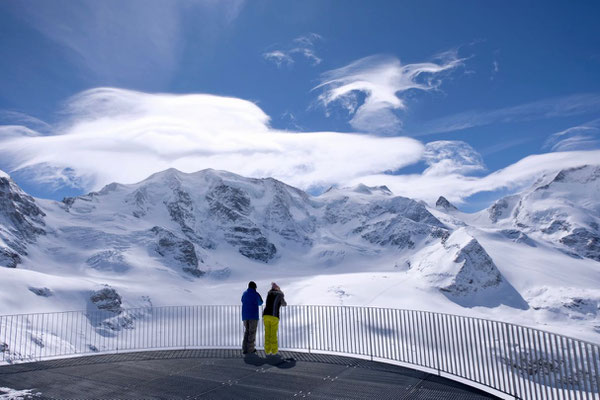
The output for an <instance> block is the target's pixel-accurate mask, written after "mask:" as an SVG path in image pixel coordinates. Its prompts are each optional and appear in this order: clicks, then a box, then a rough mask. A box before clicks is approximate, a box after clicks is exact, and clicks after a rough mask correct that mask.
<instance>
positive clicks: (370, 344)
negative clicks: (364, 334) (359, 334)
mask: <svg viewBox="0 0 600 400" xmlns="http://www.w3.org/2000/svg"><path fill="white" fill-rule="evenodd" d="M371 311H372V309H371V308H367V318H368V323H367V327H368V332H369V355H370V356H371V361H373V332H372V331H373V318H372V315H371V314H372V313H371Z"/></svg>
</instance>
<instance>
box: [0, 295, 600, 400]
mask: <svg viewBox="0 0 600 400" xmlns="http://www.w3.org/2000/svg"><path fill="white" fill-rule="evenodd" d="M281 316H282V318H281V322H280V325H279V326H280V332H279V335H280V343H281V348H282V349H286V350H299V351H308V352H317V353H319V352H325V353H327V352H333V353H337V354H345V355H349V356H355V357H370V358H371V359H377V360H381V361H385V362H393V363H401V364H402V363H403V364H409V365H413V366H415V368H417V369H419V368H422V369H425V370H435V371H437V372H438V373H439V374H442V373H444V374H445V376H447V377H450V378H453V379H457V380H461V379H462V380H463V381H464V380H468V381H469V382H471V384H473V385H483V386H485V388H487V390H490V391H494V392H495V393H504V394H508V395H510V396H514V397H517V398H532V399H533V398H535V399H536V400H537V399H540V398H541V399H546V398H554V399H561V400H562V399H566V398H569V400H571V399H572V398H574V399H575V400H580V399H581V400H582V399H583V398H585V399H586V400H587V399H589V395H590V393H591V395H592V398H594V397H597V396H598V395H600V345H598V344H596V343H592V342H590V341H586V340H581V339H577V338H572V337H569V336H566V335H563V334H559V333H554V332H550V331H546V330H542V329H539V328H535V327H529V326H523V325H518V324H515V323H512V322H504V321H498V320H492V319H485V318H481V317H473V316H466V315H456V314H450V313H443V312H436V311H428V310H410V309H396V308H385V307H373V306H353V305H289V306H288V307H287V309H285V308H284V309H282V314H281ZM242 329H243V328H242V324H241V305H240V304H231V305H196V306H190V305H177V306H151V305H148V306H141V307H133V308H124V309H121V308H115V309H114V310H104V309H94V310H90V309H88V310H79V311H58V312H39V313H29V314H9V315H0V364H2V363H3V362H13V361H22V362H27V361H37V360H41V359H46V358H49V357H52V358H54V357H65V356H72V355H84V354H99V353H111V352H115V351H116V352H119V351H136V350H147V349H166V348H170V349H189V348H237V347H240V342H241V337H242ZM258 329H259V335H258V347H259V348H260V346H261V343H262V340H263V337H262V324H259V326H258ZM567 395H568V396H567Z"/></svg>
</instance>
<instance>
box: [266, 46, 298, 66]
mask: <svg viewBox="0 0 600 400" xmlns="http://www.w3.org/2000/svg"><path fill="white" fill-rule="evenodd" d="M263 57H264V59H265V60H267V61H271V62H273V63H275V65H277V66H278V67H281V66H282V65H291V64H293V63H294V59H293V58H292V57H291V56H290V55H289V54H286V53H284V52H283V51H281V50H273V51H270V52H268V53H263Z"/></svg>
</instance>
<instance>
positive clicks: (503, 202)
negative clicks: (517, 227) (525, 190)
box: [488, 196, 519, 223]
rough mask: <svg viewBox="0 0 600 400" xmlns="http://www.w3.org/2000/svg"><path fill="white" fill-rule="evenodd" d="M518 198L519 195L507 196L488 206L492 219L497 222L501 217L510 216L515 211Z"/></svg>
mask: <svg viewBox="0 0 600 400" xmlns="http://www.w3.org/2000/svg"><path fill="white" fill-rule="evenodd" d="M518 200H519V199H518V196H507V197H504V198H502V199H500V200H498V201H496V202H495V203H494V204H492V206H491V207H490V208H488V215H489V218H490V221H492V222H494V223H496V222H498V220H500V219H503V218H507V217H509V216H510V215H511V212H512V211H513V208H514V205H515V202H518Z"/></svg>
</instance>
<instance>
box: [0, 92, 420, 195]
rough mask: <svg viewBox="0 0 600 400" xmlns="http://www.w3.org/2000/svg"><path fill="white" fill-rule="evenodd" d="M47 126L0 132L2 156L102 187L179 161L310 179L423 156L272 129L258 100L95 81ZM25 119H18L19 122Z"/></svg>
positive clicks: (365, 140)
mask: <svg viewBox="0 0 600 400" xmlns="http://www.w3.org/2000/svg"><path fill="white" fill-rule="evenodd" d="M63 115H64V116H65V118H64V119H63V120H62V121H61V122H60V123H59V124H57V125H56V126H54V127H52V128H51V129H50V133H49V134H44V135H41V134H39V135H32V134H20V133H19V132H29V130H25V129H19V128H18V127H14V126H13V127H11V128H10V131H11V134H10V135H8V134H5V135H0V156H1V157H2V158H3V159H4V160H6V161H7V162H8V163H9V165H10V167H11V169H12V170H20V171H24V172H27V173H28V174H29V175H30V176H31V177H32V178H33V179H34V180H36V181H37V182H44V183H51V184H58V185H61V186H62V185H65V184H70V185H72V186H78V187H81V188H82V189H85V190H89V189H97V188H99V187H100V186H102V185H104V184H106V183H110V182H113V181H117V182H122V183H132V182H136V181H139V180H142V179H144V178H146V177H147V176H149V175H150V174H152V173H154V172H157V171H160V170H163V169H167V168H170V167H175V168H177V169H180V170H182V171H185V172H193V171H198V170H201V169H204V168H215V169H224V170H228V171H232V172H235V173H239V174H242V175H245V176H252V177H267V176H272V177H275V178H277V179H280V180H282V181H284V182H286V183H289V184H292V185H295V186H298V187H301V188H305V189H307V188H311V187H320V186H325V185H330V184H344V183H346V182H349V181H351V180H353V179H357V178H360V177H361V176H365V175H371V174H376V173H380V172H382V171H386V170H394V169H398V168H401V167H403V166H406V165H409V164H412V163H414V162H416V161H418V160H419V159H420V158H421V156H422V153H423V146H422V144H421V143H419V142H418V141H416V140H413V139H409V138H403V137H394V138H381V137H375V136H369V135H364V134H363V135H358V134H352V133H336V132H302V133H299V132H287V131H278V130H275V129H272V128H271V127H270V126H269V117H268V116H267V115H266V114H265V113H264V112H263V111H262V110H261V109H260V108H259V107H258V106H256V105H255V104H254V103H252V102H249V101H246V100H241V99H237V98H230V97H220V96H213V95H206V94H189V95H173V94H148V93H141V92H135V91H130V90H123V89H114V88H99V89H93V90H89V91H85V92H83V93H81V94H79V95H77V96H75V97H73V98H72V99H71V100H70V101H69V102H68V104H67V107H66V112H65V113H64V114H63ZM21 128H22V127H21Z"/></svg>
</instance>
